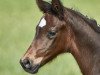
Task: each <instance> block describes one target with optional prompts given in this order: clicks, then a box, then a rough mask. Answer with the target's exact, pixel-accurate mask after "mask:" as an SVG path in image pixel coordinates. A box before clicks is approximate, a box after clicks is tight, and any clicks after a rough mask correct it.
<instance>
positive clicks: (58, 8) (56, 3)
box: [52, 0, 64, 19]
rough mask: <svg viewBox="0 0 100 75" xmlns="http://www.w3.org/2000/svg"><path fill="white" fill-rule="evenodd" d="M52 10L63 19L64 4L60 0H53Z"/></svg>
mask: <svg viewBox="0 0 100 75" xmlns="http://www.w3.org/2000/svg"><path fill="white" fill-rule="evenodd" d="M52 10H53V11H54V12H55V13H56V14H57V16H58V17H59V18H61V19H63V17H64V6H63V5H62V3H61V2H60V0H52Z"/></svg>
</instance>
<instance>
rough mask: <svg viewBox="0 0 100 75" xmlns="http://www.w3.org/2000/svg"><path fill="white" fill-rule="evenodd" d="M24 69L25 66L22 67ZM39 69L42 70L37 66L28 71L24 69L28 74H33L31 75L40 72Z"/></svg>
mask: <svg viewBox="0 0 100 75" xmlns="http://www.w3.org/2000/svg"><path fill="white" fill-rule="evenodd" d="M22 67H23V66H22ZM39 68H40V65H35V66H33V67H30V68H28V69H27V68H25V67H23V69H24V70H25V71H26V72H28V73H31V74H35V73H37V72H38V70H39Z"/></svg>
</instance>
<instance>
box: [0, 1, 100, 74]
mask: <svg viewBox="0 0 100 75" xmlns="http://www.w3.org/2000/svg"><path fill="white" fill-rule="evenodd" d="M48 1H50V0H48ZM61 1H62V2H63V4H64V5H65V6H67V7H70V8H74V9H75V10H78V11H80V12H81V13H83V14H84V15H88V16H89V17H91V18H95V19H96V20H97V22H98V23H99V24H100V0H61ZM41 16H42V13H41V12H40V11H39V10H38V8H37V6H36V3H35V0H0V75H30V74H28V73H26V72H25V71H24V70H23V69H22V68H21V66H20V64H19V60H20V58H21V57H22V55H23V54H24V53H25V51H26V50H27V48H28V47H29V45H30V43H31V42H32V39H33V37H34V33H35V26H36V25H37V23H38V21H39V19H40V18H41ZM36 75H81V72H80V70H79V68H78V66H77V63H76V62H75V60H74V58H73V57H72V56H71V54H64V55H60V56H58V57H57V58H56V59H54V60H53V61H52V62H50V63H48V64H46V65H45V66H44V67H42V68H41V69H40V70H39V72H38V73H37V74H36Z"/></svg>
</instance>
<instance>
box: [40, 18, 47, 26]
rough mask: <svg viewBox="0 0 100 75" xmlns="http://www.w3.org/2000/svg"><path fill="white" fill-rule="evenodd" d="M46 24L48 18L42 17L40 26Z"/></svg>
mask: <svg viewBox="0 0 100 75" xmlns="http://www.w3.org/2000/svg"><path fill="white" fill-rule="evenodd" d="M45 25H46V20H45V18H42V19H41V21H40V24H39V27H44V26H45Z"/></svg>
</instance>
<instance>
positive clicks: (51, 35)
mask: <svg viewBox="0 0 100 75" xmlns="http://www.w3.org/2000/svg"><path fill="white" fill-rule="evenodd" d="M55 35H56V32H54V31H49V32H48V34H47V37H48V38H49V39H53V38H54V37H55Z"/></svg>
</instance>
